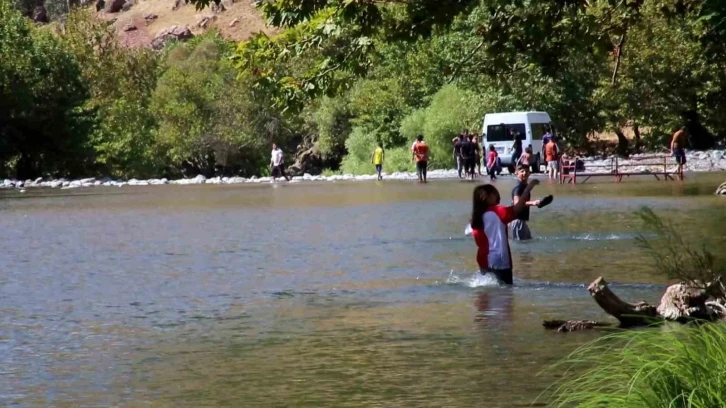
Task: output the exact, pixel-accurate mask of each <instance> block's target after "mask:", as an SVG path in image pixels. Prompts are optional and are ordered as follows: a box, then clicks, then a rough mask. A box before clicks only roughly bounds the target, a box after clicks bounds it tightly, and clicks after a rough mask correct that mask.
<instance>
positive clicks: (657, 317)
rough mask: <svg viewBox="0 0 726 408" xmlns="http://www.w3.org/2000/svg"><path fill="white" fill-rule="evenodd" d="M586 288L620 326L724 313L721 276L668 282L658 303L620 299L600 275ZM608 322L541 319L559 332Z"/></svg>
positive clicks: (700, 318)
mask: <svg viewBox="0 0 726 408" xmlns="http://www.w3.org/2000/svg"><path fill="white" fill-rule="evenodd" d="M587 291H588V292H590V296H592V298H593V299H594V300H595V302H596V303H597V304H598V306H600V307H601V308H602V309H603V310H604V311H605V312H606V313H607V314H609V315H611V316H613V317H614V318H616V319H618V321H619V322H620V327H636V326H647V325H652V324H655V323H659V322H663V321H675V322H680V323H686V322H689V321H694V320H698V321H714V320H719V319H724V318H725V317H726V289H725V288H724V284H723V283H722V282H721V278H717V279H714V280H713V281H712V282H708V283H702V282H697V281H693V282H680V283H676V284H674V285H671V286H669V287H668V288H667V289H666V291H665V293H664V294H663V297H662V298H661V300H660V303H659V304H658V306H654V305H650V304H648V303H646V302H642V301H641V302H637V303H628V302H625V301H623V300H621V299H620V298H619V297H618V296H617V295H616V294H615V293H613V291H612V290H610V288H609V287H608V283H607V282H606V281H605V279H603V278H602V277H599V278H597V279H595V281H594V282H592V283H591V284H590V286H588V288H587ZM607 325H608V324H607V323H599V322H595V321H592V320H567V321H565V320H548V321H545V322H544V323H543V326H544V327H545V328H547V329H556V330H557V331H560V332H570V331H577V330H589V329H594V328H597V327H602V326H607Z"/></svg>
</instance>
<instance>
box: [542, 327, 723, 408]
mask: <svg viewBox="0 0 726 408" xmlns="http://www.w3.org/2000/svg"><path fill="white" fill-rule="evenodd" d="M563 367H566V373H565V375H564V377H563V378H562V379H561V380H560V381H559V382H558V383H557V384H555V386H554V387H552V388H551V389H550V390H548V391H549V392H551V397H552V398H551V403H550V405H549V406H552V407H585V408H588V407H618V408H646V407H647V408H662V407H674V408H676V407H678V408H680V407H683V408H685V407H692V408H721V407H726V325H723V324H704V325H698V326H696V325H688V326H680V325H679V326H675V327H674V326H664V327H663V328H662V329H645V330H633V331H620V332H617V333H614V334H610V335H606V336H604V337H601V338H600V339H598V340H595V341H593V342H591V343H588V344H586V345H584V346H582V347H580V348H579V349H578V350H576V351H575V352H574V353H573V354H571V355H570V356H569V357H568V358H567V359H565V361H563V362H562V363H560V364H558V365H557V366H556V368H563Z"/></svg>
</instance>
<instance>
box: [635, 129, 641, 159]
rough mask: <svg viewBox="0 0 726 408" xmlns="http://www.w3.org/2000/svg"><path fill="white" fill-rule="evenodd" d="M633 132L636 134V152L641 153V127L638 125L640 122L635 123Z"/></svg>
mask: <svg viewBox="0 0 726 408" xmlns="http://www.w3.org/2000/svg"><path fill="white" fill-rule="evenodd" d="M633 134H634V135H635V153H636V154H637V153H640V148H641V145H640V144H641V138H640V127H638V124H637V123H635V124H633Z"/></svg>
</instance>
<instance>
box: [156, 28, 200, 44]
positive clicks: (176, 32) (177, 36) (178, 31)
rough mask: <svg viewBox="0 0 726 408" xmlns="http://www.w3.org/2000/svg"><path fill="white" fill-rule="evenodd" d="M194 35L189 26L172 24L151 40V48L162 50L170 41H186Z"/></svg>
mask: <svg viewBox="0 0 726 408" xmlns="http://www.w3.org/2000/svg"><path fill="white" fill-rule="evenodd" d="M192 37H194V34H192V31H191V30H190V29H189V27H181V26H171V27H169V28H167V29H165V30H164V31H162V32H160V33H159V34H158V35H157V36H156V37H155V38H154V40H153V41H152V42H151V48H153V49H155V50H161V49H162V48H164V46H165V45H166V43H167V42H169V41H186V40H188V39H190V38H192Z"/></svg>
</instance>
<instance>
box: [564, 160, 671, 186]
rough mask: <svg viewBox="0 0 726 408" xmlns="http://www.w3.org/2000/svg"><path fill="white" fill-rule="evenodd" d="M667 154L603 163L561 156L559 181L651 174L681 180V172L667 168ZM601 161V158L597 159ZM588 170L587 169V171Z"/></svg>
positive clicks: (621, 178)
mask: <svg viewBox="0 0 726 408" xmlns="http://www.w3.org/2000/svg"><path fill="white" fill-rule="evenodd" d="M668 159H669V156H663V155H660V156H644V157H634V158H631V159H629V161H630V162H629V163H623V162H622V159H619V158H618V157H610V158H608V159H605V160H604V161H605V163H598V164H595V160H594V159H588V160H585V159H581V158H579V157H562V158H560V160H559V170H560V183H562V184H565V183H572V184H577V183H578V182H579V183H585V182H587V181H588V180H590V178H591V177H614V178H615V180H616V181H617V182H618V183H619V182H621V181H623V178H624V177H630V176H653V177H655V178H656V180H659V181H660V180H675V178H678V179H679V180H683V173H679V172H677V171H669V170H668ZM599 161H600V162H602V161H603V160H599ZM578 162H580V163H582V164H583V166H584V171H583V170H582V169H578V167H580V166H577V163H578ZM643 167H645V168H646V169H645V170H636V171H630V170H629V169H632V168H643ZM593 169H604V170H605V171H601V172H594V171H592V170H593ZM588 170H589V171H588Z"/></svg>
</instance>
